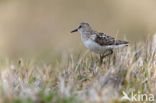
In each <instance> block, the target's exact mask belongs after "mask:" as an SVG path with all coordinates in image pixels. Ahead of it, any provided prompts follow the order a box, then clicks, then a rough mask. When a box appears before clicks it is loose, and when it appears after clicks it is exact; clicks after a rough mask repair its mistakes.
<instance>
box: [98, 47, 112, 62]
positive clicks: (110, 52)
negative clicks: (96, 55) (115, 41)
mask: <svg viewBox="0 0 156 103" xmlns="http://www.w3.org/2000/svg"><path fill="white" fill-rule="evenodd" d="M111 54H113V50H112V49H110V50H109V53H108V54H106V55H102V54H100V64H102V62H103V58H105V57H106V56H109V55H111Z"/></svg>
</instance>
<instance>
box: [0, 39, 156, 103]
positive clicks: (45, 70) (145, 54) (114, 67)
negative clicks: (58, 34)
mask: <svg viewBox="0 0 156 103" xmlns="http://www.w3.org/2000/svg"><path fill="white" fill-rule="evenodd" d="M155 49H156V48H155V41H153V42H151V41H146V42H144V43H137V44H130V45H129V46H128V47H127V48H124V49H122V50H116V51H115V54H114V55H112V56H111V57H107V58H105V59H104V63H103V64H102V65H99V58H98V57H97V55H95V54H93V53H91V52H89V51H86V53H83V54H79V55H73V54H70V55H62V56H61V57H60V58H59V59H57V60H56V62H55V63H50V62H46V61H45V60H43V59H42V58H40V59H39V58H36V57H30V58H29V57H27V58H26V57H23V58H20V59H19V58H14V59H10V58H5V59H4V58H3V59H1V60H0V67H1V79H0V81H1V82H0V84H1V86H0V102H5V103H12V102H13V103H34V102H35V103H36V102H37V103H47V102H48V103H56V102H57V103H76V102H77V103H80V102H82V103H83V102H85V103H101V102H104V103H120V102H121V100H120V99H121V97H122V91H125V92H126V93H130V92H131V90H135V92H136V93H137V92H141V93H152V94H154V95H155V96H156V88H155V86H156V81H155V80H156V51H155ZM49 58H50V57H49Z"/></svg>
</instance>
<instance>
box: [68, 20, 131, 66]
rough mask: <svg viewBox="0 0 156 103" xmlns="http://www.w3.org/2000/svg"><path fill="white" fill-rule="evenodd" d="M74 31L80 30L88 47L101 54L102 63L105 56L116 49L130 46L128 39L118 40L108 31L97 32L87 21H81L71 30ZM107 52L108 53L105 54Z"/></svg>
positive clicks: (82, 38)
mask: <svg viewBox="0 0 156 103" xmlns="http://www.w3.org/2000/svg"><path fill="white" fill-rule="evenodd" d="M74 32H80V34H81V40H82V42H83V44H84V45H85V47H86V48H88V49H89V50H90V51H92V52H95V53H97V54H99V55H100V63H102V62H103V58H105V57H106V56H109V55H111V54H113V50H114V49H116V48H123V47H126V46H128V42H127V41H123V40H117V39H115V38H114V37H111V36H109V35H108V34H106V33H103V32H97V31H95V30H93V29H92V27H91V26H90V25H89V24H88V23H86V22H82V23H80V24H79V25H78V27H77V28H76V29H74V30H72V31H71V33H74ZM106 52H108V53H107V54H105V53H106ZM104 54H105V55H104Z"/></svg>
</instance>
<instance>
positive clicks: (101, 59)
mask: <svg viewBox="0 0 156 103" xmlns="http://www.w3.org/2000/svg"><path fill="white" fill-rule="evenodd" d="M103 58H104V56H103V55H102V54H100V64H102V62H103Z"/></svg>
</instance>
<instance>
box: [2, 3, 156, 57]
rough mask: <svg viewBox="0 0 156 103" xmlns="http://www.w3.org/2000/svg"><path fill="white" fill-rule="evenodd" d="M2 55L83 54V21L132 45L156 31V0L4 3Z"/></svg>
mask: <svg viewBox="0 0 156 103" xmlns="http://www.w3.org/2000/svg"><path fill="white" fill-rule="evenodd" d="M0 13H1V16H0V54H1V55H4V54H5V55H8V54H9V55H14V54H16V55H17V54H19V53H39V52H47V51H49V52H51V53H53V54H56V53H62V52H68V51H71V52H80V51H81V50H83V49H85V47H84V46H83V44H82V42H81V41H80V40H81V39H80V34H79V33H74V34H70V31H71V30H73V29H75V28H76V27H77V26H78V25H79V24H80V23H81V22H88V23H89V24H90V25H91V26H92V28H94V29H95V30H97V31H100V32H105V33H108V34H109V35H111V36H114V37H117V38H118V39H126V40H128V41H130V42H140V41H143V40H144V38H145V37H146V36H147V35H153V34H154V33H155V32H156V0H96V1H95V0H0Z"/></svg>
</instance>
